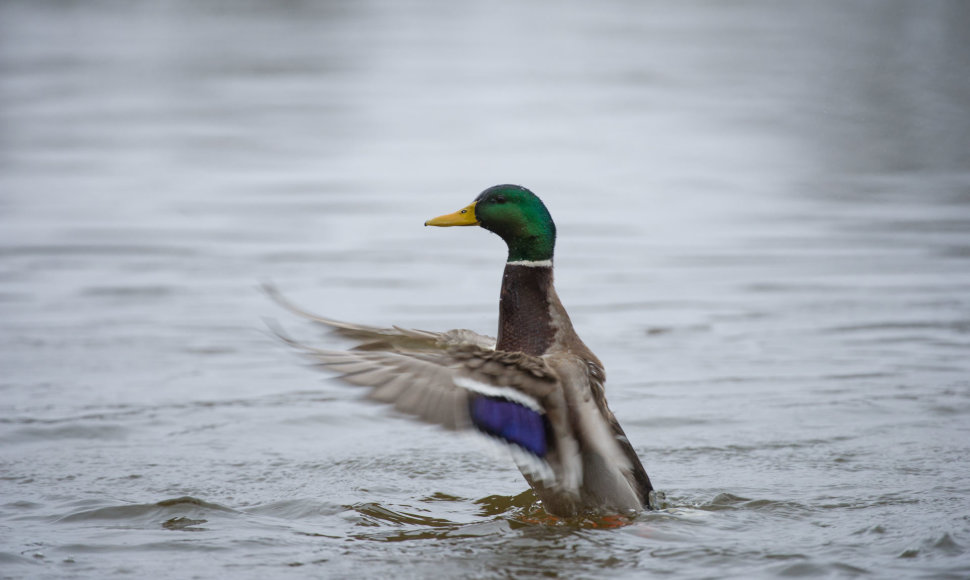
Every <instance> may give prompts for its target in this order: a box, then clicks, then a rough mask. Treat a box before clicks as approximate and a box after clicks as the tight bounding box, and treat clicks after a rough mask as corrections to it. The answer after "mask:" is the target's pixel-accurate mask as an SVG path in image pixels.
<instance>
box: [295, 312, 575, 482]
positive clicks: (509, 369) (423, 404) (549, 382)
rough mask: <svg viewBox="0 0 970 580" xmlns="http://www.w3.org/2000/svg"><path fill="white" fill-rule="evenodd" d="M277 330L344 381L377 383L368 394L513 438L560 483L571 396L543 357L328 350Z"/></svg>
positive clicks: (516, 450)
mask: <svg viewBox="0 0 970 580" xmlns="http://www.w3.org/2000/svg"><path fill="white" fill-rule="evenodd" d="M277 334H278V335H279V336H280V338H282V339H283V340H284V341H285V342H287V343H288V344H290V345H291V346H293V347H295V348H297V349H299V350H300V351H302V352H303V353H304V354H305V355H307V356H308V357H309V358H310V359H311V360H312V361H313V362H314V364H316V365H318V366H320V367H321V368H324V369H326V370H329V371H333V372H335V373H338V375H339V378H340V379H341V380H343V381H345V382H348V383H351V384H354V385H360V386H364V387H370V389H371V390H370V392H369V393H368V398H370V399H372V400H376V401H380V402H383V403H388V404H391V405H393V406H394V408H395V409H397V410H398V411H401V412H403V413H406V414H408V415H412V416H414V417H416V418H418V419H420V420H422V421H424V422H427V423H432V424H436V425H440V426H442V427H445V428H446V429H453V430H461V429H466V430H474V431H477V432H478V433H481V434H483V435H485V436H487V437H489V438H491V439H492V440H495V441H498V442H500V443H503V444H505V445H507V446H508V447H509V448H510V450H512V451H513V456H514V457H515V458H516V462H517V463H518V464H519V467H520V468H522V469H523V470H524V471H529V472H531V473H534V474H535V475H537V476H539V477H540V478H542V479H543V480H546V481H549V483H550V484H553V485H554V484H556V480H557V479H559V478H560V475H559V474H557V473H555V472H554V471H555V470H553V469H552V467H551V466H550V461H551V459H552V458H554V457H557V456H558V455H557V454H561V453H562V449H561V444H560V442H561V437H557V435H556V431H557V429H553V423H555V424H557V425H560V424H562V422H563V421H562V417H564V416H565V408H564V407H565V403H564V402H563V398H562V394H561V392H560V391H559V390H558V389H559V387H558V377H557V376H556V374H555V372H554V371H553V370H552V369H551V368H550V367H549V365H548V364H547V363H546V361H545V360H544V359H542V358H540V357H532V356H528V355H525V354H523V353H518V352H515V353H512V352H504V351H496V350H491V349H486V348H482V347H480V346H477V345H475V344H462V345H459V346H453V347H450V348H445V349H424V348H421V349H416V350H403V349H401V348H397V349H395V350H393V351H383V350H351V351H337V350H325V349H319V348H315V347H312V346H309V345H307V344H305V343H302V342H300V341H297V340H295V339H292V338H290V337H288V336H287V335H285V334H284V333H283V332H282V331H277ZM554 463H556V464H558V463H559V462H554ZM570 478H571V479H572V475H571V474H570Z"/></svg>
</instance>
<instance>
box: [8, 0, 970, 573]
mask: <svg viewBox="0 0 970 580" xmlns="http://www.w3.org/2000/svg"><path fill="white" fill-rule="evenodd" d="M968 112H970V4H967V3H965V2H960V1H937V0H930V1H925V2H903V1H884V2H875V1H870V2H867V1H853V2H836V1H826V2H801V3H794V2H792V3H779V2H761V1H754V2H733V3H720V2H702V1H690V2H677V3H663V2H652V1H651V2H629V1H621V0H616V1H609V2H605V3H585V2H575V1H567V2H562V3H557V4H555V5H552V4H549V3H545V2H536V1H531V0H528V1H525V2H519V3H514V4H513V3H494V2H478V1H473V2H465V3H451V4H446V3H439V2H429V1H427V0H413V1H407V2H387V1H383V2H382V1H376V0H374V1H372V0H364V1H360V2H301V1H296V0H288V1H283V2H266V1H239V2H218V1H204V2H191V1H188V0H170V1H165V2H116V1H90V2H69V1H63V2H60V1H59V2H54V1H37V0H29V1H28V0H19V1H18V0H5V1H4V2H2V3H0V577H13V578H17V577H51V578H54V577H76V578H106V577H136V576H137V577H144V576H146V575H148V576H157V575H161V574H164V575H166V576H174V577H204V578H212V577H253V578H257V577H258V578H265V577H274V578H280V577H290V576H292V577H300V578H303V577H341V576H346V575H349V574H351V573H352V574H354V575H357V576H363V577H384V576H391V575H393V576H395V577H427V576H430V575H435V576H447V577H509V576H525V577H528V576H551V577H569V578H596V577H607V576H608V577H630V578H633V577H643V576H646V575H657V576H659V575H665V576H672V577H678V578H679V577H684V578H701V577H709V578H716V577H779V576H780V577H784V576H825V577H855V576H869V577H893V578H899V577H910V578H924V577H934V578H946V577H950V578H966V577H968V576H970V483H968V482H970V465H968V461H967V457H968V456H970V356H968V353H970V267H968V266H970V113H968ZM505 182H511V183H520V184H523V185H525V186H527V187H530V188H532V189H533V190H534V191H536V192H537V193H538V194H539V195H540V196H541V197H542V198H543V199H544V200H545V202H546V204H547V205H548V206H549V207H550V209H551V211H552V213H553V216H554V217H555V218H556V221H557V224H558V229H559V235H560V240H559V247H558V250H557V285H558V289H559V294H560V296H561V297H562V299H563V302H564V303H565V304H566V306H567V308H568V309H569V310H570V312H571V314H572V316H573V320H574V323H575V324H576V326H577V329H578V330H579V332H580V334H581V335H582V336H583V338H584V339H585V341H586V342H587V343H588V344H589V345H590V346H591V347H592V348H593V350H594V351H595V352H597V354H598V355H599V356H600V358H601V359H603V361H604V362H605V364H606V366H607V369H608V373H609V377H610V380H609V383H608V391H609V395H610V401H611V405H612V407H613V409H614V410H615V411H616V414H617V416H618V417H619V419H620V421H621V423H622V424H623V425H624V427H625V429H626V431H627V434H628V435H629V437H630V439H631V440H632V441H633V443H634V446H635V447H636V449H637V451H638V452H639V454H640V455H641V457H642V459H643V462H644V464H645V465H646V467H647V470H648V472H649V473H650V475H651V478H652V479H653V480H654V483H655V485H656V486H657V487H658V488H660V489H662V490H664V491H665V492H666V494H667V499H668V505H667V508H666V509H665V510H663V511H660V512H654V513H648V514H644V515H642V516H640V517H639V518H638V519H637V520H636V521H635V522H634V523H633V524H632V525H629V526H627V527H624V528H622V529H618V530H599V529H588V528H583V527H575V526H556V525H550V524H543V523H537V522H536V521H534V520H533V519H531V516H530V513H531V510H532V507H533V506H532V502H533V499H532V497H531V495H530V494H528V493H526V494H522V492H524V491H525V490H526V489H527V486H526V485H525V483H524V482H523V481H522V479H521V477H520V476H519V474H518V473H517V471H516V470H515V469H514V468H513V467H512V466H511V463H510V462H508V461H505V460H502V459H501V458H499V459H496V458H494V457H491V456H489V455H488V454H485V453H482V452H481V451H480V449H479V447H478V446H477V445H476V444H475V442H474V441H469V440H467V439H464V438H458V439H454V438H451V437H448V436H447V435H445V434H443V433H442V432H440V431H438V430H436V429H434V428H432V427H427V426H424V425H419V424H415V423H413V422H411V421H408V420H405V419H402V418H398V417H396V416H394V415H393V413H390V412H389V411H388V410H386V409H384V408H382V407H379V406H374V405H370V404H367V403H364V402H361V401H360V400H359V397H360V392H359V391H357V390H355V389H353V388H350V387H346V386H343V385H341V384H339V383H336V382H334V381H332V380H329V379H328V378H327V377H325V376H322V375H318V374H315V372H314V371H312V370H311V369H308V368H307V367H306V366H305V364H304V363H303V362H302V361H301V360H300V359H299V358H297V357H296V356H294V355H293V354H292V353H291V352H288V351H287V350H285V349H284V348H282V347H280V346H279V345H278V344H277V343H276V342H275V341H274V340H272V339H271V338H270V337H268V336H267V334H266V333H265V331H264V328H265V327H264V325H263V322H262V320H261V319H262V318H263V317H272V318H276V319H279V320H280V321H281V322H282V323H283V324H285V325H287V326H288V328H290V329H291V330H292V331H293V332H295V333H297V334H300V335H302V336H304V337H306V338H308V339H312V340H314V341H316V342H317V343H318V344H321V345H324V346H327V347H330V348H336V347H339V346H340V343H339V341H337V340H336V339H335V338H333V337H327V336H321V335H319V334H318V333H317V332H316V330H315V329H313V328H310V327H308V326H307V325H306V324H303V323H301V322H299V321H295V320H293V319H292V318H291V317H288V316H286V314H285V313H282V312H281V311H280V310H279V309H278V308H277V307H275V305H273V304H272V303H271V301H269V300H268V299H267V298H266V296H264V295H263V294H261V293H260V292H258V291H257V287H258V285H259V284H260V283H261V282H263V281H268V280H271V281H273V282H274V283H275V284H276V285H278V286H279V287H280V288H281V289H282V290H283V292H284V293H286V294H287V295H288V296H289V297H290V298H291V299H293V300H294V301H296V302H298V303H300V304H302V305H304V306H306V307H307V308H309V309H311V310H315V311H318V312H320V313H323V314H326V315H329V316H333V317H337V318H342V319H347V320H352V321H358V322H368V323H375V324H392V323H393V324H398V325H401V326H406V327H417V328H428V329H438V330H441V329H447V328H455V327H466V328H471V329H473V330H476V331H479V332H484V333H489V334H493V333H494V332H495V325H496V315H497V308H496V306H497V296H498V284H499V278H500V275H501V274H500V272H501V268H502V263H503V261H504V259H505V255H504V246H503V245H502V243H501V241H500V240H499V239H498V238H496V237H494V236H491V235H490V234H487V233H486V232H482V231H479V230H468V229H466V230H460V231H452V230H448V231H441V230H434V231H432V230H429V229H426V228H423V227H422V226H421V224H422V223H423V221H424V220H425V219H427V218H428V217H431V216H434V215H438V214H441V213H445V212H449V211H453V210H455V209H457V208H459V207H462V206H464V205H465V204H467V203H468V202H469V201H471V199H472V198H473V197H474V196H475V195H476V194H477V193H478V192H479V191H481V190H482V189H484V188H485V187H488V186H490V185H494V184H496V183H505Z"/></svg>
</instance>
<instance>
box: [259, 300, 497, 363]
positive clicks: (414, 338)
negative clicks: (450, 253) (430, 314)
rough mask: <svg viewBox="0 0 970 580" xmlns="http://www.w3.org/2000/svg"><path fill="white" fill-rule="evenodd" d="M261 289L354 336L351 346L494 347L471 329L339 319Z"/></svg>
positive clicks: (287, 306) (295, 309) (284, 304)
mask: <svg viewBox="0 0 970 580" xmlns="http://www.w3.org/2000/svg"><path fill="white" fill-rule="evenodd" d="M263 291H264V292H266V294H268V295H269V297H270V298H272V299H273V300H274V301H276V303H277V304H279V305H280V306H282V307H283V308H285V309H287V310H289V311H290V312H292V313H294V314H296V315H298V316H301V317H303V318H306V319H307V320H310V321H312V322H315V323H317V324H321V325H323V326H326V327H327V328H329V329H331V330H333V331H334V332H336V333H337V334H339V335H341V336H343V337H344V338H349V339H351V340H355V341H357V342H358V344H357V345H356V346H355V347H354V348H353V350H387V351H415V350H441V349H447V348H450V347H456V346H464V345H474V346H478V347H480V348H484V349H494V348H495V339H494V338H492V337H490V336H485V335H483V334H478V333H476V332H472V331H471V330H465V329H459V330H449V331H447V332H431V331H428V330H415V329H408V328H400V327H398V326H394V327H391V328H380V327H377V326H368V325H366V324H353V323H350V322H341V321H339V320H333V319H331V318H326V317H323V316H319V315H317V314H313V313H311V312H307V311H306V310H303V309H302V308H300V307H299V306H297V305H296V304H293V303H292V302H290V301H289V300H287V299H286V298H285V297H284V296H283V295H282V294H280V292H279V290H277V289H276V287H275V286H273V285H271V284H263Z"/></svg>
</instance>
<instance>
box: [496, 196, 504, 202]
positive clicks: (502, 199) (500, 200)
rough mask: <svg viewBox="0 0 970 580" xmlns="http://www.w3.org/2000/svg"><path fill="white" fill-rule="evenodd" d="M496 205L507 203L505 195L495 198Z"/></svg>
mask: <svg viewBox="0 0 970 580" xmlns="http://www.w3.org/2000/svg"><path fill="white" fill-rule="evenodd" d="M495 203H505V196H504V195H496V196H495Z"/></svg>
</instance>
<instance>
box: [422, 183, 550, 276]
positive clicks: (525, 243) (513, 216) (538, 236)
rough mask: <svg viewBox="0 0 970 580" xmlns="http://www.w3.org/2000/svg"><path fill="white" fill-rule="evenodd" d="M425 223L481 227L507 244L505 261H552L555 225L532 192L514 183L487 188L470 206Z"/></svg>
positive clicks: (428, 224) (544, 207)
mask: <svg viewBox="0 0 970 580" xmlns="http://www.w3.org/2000/svg"><path fill="white" fill-rule="evenodd" d="M424 225H426V226H482V227H483V228H485V229H486V230H488V231H490V232H494V233H496V234H498V236H499V237H501V238H502V239H503V240H505V243H506V244H507V245H508V246H509V260H508V261H509V262H542V261H546V260H552V253H553V250H554V249H555V246H556V224H554V223H553V222H552V216H550V215H549V210H547V209H546V206H545V205H544V204H543V203H542V200H541V199H539V198H538V197H537V196H536V194H534V193H532V192H531V191H529V190H528V189H526V188H524V187H521V186H518V185H496V186H494V187H489V188H488V189H486V190H485V191H483V192H482V193H481V194H479V196H478V197H476V198H475V201H473V202H472V203H471V204H470V205H468V206H467V207H465V208H462V209H460V210H458V211H456V212H455V213H450V214H447V215H443V216H438V217H436V218H432V219H430V220H428V221H426V222H424Z"/></svg>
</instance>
